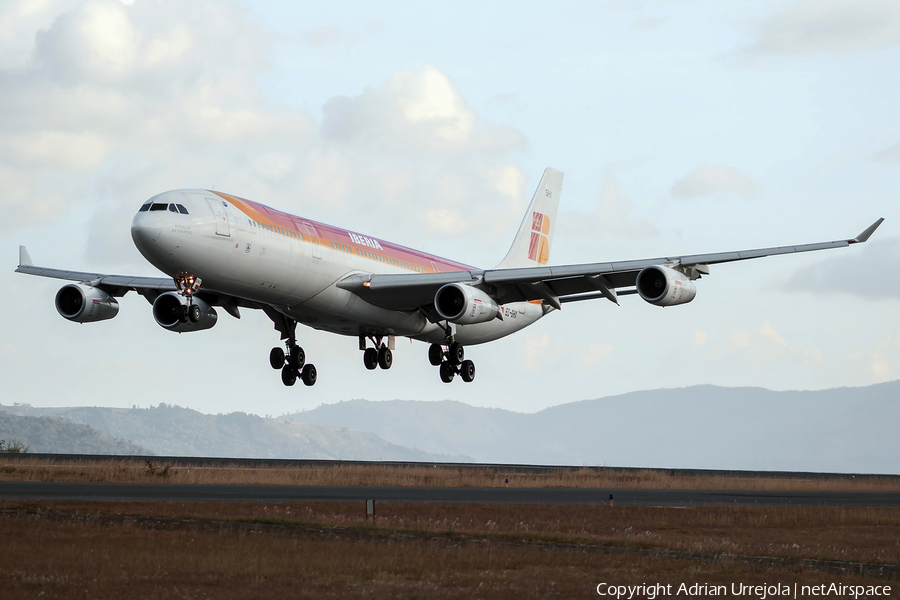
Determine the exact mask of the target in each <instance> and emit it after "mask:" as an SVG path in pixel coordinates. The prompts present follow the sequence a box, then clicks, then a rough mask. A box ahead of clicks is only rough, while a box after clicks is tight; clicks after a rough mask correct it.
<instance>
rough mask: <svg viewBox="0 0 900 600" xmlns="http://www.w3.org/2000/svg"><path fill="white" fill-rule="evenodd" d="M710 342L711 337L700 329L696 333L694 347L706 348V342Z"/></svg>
mask: <svg viewBox="0 0 900 600" xmlns="http://www.w3.org/2000/svg"><path fill="white" fill-rule="evenodd" d="M708 340H709V336H708V335H707V333H706V332H705V331H703V330H702V329H698V330H696V331H694V341H693V342H692V344H691V345H692V346H694V347H695V348H699V347H701V346H705V345H706V342H707V341H708Z"/></svg>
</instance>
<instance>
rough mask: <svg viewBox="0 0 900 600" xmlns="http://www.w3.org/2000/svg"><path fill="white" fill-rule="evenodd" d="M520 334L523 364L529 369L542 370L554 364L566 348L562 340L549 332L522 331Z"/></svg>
mask: <svg viewBox="0 0 900 600" xmlns="http://www.w3.org/2000/svg"><path fill="white" fill-rule="evenodd" d="M519 336H520V338H521V343H520V346H519V347H520V348H521V351H522V366H524V367H525V368H526V369H528V370H529V371H542V370H544V369H545V368H547V367H549V366H552V365H553V364H554V363H555V362H556V361H557V360H558V358H559V356H560V355H561V354H562V353H563V351H564V350H565V344H563V343H562V341H561V340H558V339H554V338H551V337H550V335H549V334H547V333H544V334H542V335H539V336H536V335H532V334H528V333H520V334H519Z"/></svg>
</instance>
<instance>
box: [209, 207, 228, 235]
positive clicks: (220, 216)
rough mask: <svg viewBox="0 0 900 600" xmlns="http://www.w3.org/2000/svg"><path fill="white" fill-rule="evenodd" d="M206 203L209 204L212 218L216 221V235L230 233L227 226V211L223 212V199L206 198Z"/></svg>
mask: <svg viewBox="0 0 900 600" xmlns="http://www.w3.org/2000/svg"><path fill="white" fill-rule="evenodd" d="M206 203H207V204H209V208H210V210H212V212H213V218H215V221H216V235H224V236H230V235H231V228H230V227H228V213H226V212H225V201H224V200H215V199H213V198H207V199H206Z"/></svg>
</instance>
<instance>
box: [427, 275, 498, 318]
mask: <svg viewBox="0 0 900 600" xmlns="http://www.w3.org/2000/svg"><path fill="white" fill-rule="evenodd" d="M434 308H435V310H436V311H437V313H438V314H439V315H441V317H442V318H444V319H447V320H448V321H451V322H453V323H459V324H460V325H466V324H470V323H484V322H486V321H490V320H491V319H496V318H497V316H498V315H499V314H500V306H498V305H497V302H496V301H495V300H494V299H493V298H491V297H490V296H488V295H487V294H486V293H485V292H483V291H481V290H479V289H478V288H474V287H472V286H471V285H463V284H461V283H448V284H447V285H445V286H443V287H442V288H441V289H439V290H438V291H437V293H436V294H435V295H434Z"/></svg>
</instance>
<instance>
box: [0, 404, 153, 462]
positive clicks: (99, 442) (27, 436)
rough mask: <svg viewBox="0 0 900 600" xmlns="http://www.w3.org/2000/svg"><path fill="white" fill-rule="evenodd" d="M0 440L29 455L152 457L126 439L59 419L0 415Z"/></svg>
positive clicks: (2, 413)
mask: <svg viewBox="0 0 900 600" xmlns="http://www.w3.org/2000/svg"><path fill="white" fill-rule="evenodd" d="M0 440H3V441H4V442H5V443H4V444H3V447H4V448H8V447H9V446H10V444H11V443H13V441H14V440H16V441H19V442H21V443H22V444H24V445H25V446H26V447H28V451H29V452H51V453H59V454H145V455H146V454H152V452H150V451H149V450H147V449H146V448H141V447H140V446H136V445H134V444H132V443H131V442H129V441H126V440H117V439H113V438H111V437H109V436H108V435H104V434H103V433H101V432H99V431H97V430H96V429H94V428H93V427H90V426H88V425H81V424H79V423H73V422H72V421H67V420H66V419H61V418H59V417H48V416H42V417H23V416H18V415H11V414H9V413H7V412H0Z"/></svg>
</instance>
